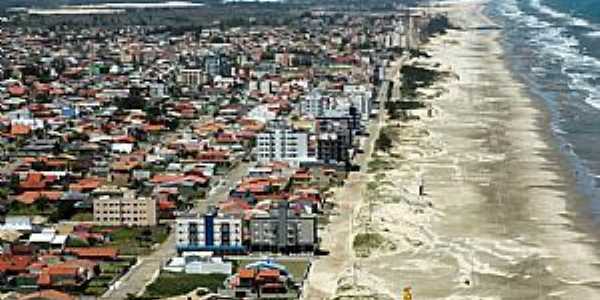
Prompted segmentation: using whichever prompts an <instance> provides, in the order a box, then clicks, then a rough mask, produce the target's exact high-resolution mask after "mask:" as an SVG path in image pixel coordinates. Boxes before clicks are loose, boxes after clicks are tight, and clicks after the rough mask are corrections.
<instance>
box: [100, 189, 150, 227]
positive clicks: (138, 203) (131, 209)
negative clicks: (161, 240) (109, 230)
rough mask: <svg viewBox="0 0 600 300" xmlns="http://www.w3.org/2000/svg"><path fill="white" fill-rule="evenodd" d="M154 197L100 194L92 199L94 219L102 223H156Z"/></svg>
mask: <svg viewBox="0 0 600 300" xmlns="http://www.w3.org/2000/svg"><path fill="white" fill-rule="evenodd" d="M157 209H158V207H157V204H156V199H153V198H136V197H110V196H108V195H105V196H101V197H100V198H97V199H95V200H94V221H95V222H97V223H99V224H102V225H110V226H118V225H133V226H154V225H156V224H157V223H158V217H157V215H158V212H157Z"/></svg>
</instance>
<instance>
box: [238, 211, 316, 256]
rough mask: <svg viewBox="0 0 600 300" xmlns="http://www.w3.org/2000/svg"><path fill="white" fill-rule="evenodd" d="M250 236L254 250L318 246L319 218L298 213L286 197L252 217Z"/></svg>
mask: <svg viewBox="0 0 600 300" xmlns="http://www.w3.org/2000/svg"><path fill="white" fill-rule="evenodd" d="M248 236H249V238H250V248H251V250H252V251H271V252H280V253H302V252H314V251H316V250H318V244H319V240H318V235H317V218H316V216H315V215H312V214H311V215H309V214H303V213H296V212H295V211H294V210H292V209H290V204H289V202H287V201H281V202H278V203H276V204H274V207H272V209H271V210H270V211H269V212H268V213H263V214H257V215H254V216H253V217H252V218H251V219H250V220H249V225H248Z"/></svg>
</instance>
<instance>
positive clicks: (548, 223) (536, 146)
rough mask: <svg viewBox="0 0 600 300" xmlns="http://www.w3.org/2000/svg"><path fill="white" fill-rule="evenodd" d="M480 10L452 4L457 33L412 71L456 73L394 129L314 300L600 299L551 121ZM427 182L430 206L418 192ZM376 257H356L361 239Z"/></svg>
mask: <svg viewBox="0 0 600 300" xmlns="http://www.w3.org/2000/svg"><path fill="white" fill-rule="evenodd" d="M483 4H484V3H483V2H478V1H470V2H462V3H461V4H459V3H454V4H448V6H447V7H445V8H439V10H443V11H446V12H447V13H448V15H449V17H450V19H451V21H452V22H453V23H454V24H456V25H458V26H460V27H461V28H462V29H461V30H450V31H449V32H448V33H447V34H446V35H443V36H440V37H436V38H433V39H432V40H431V41H430V42H429V43H427V44H426V45H424V46H423V47H422V50H424V51H426V52H428V53H429V54H430V55H431V57H430V58H418V59H414V60H413V61H410V62H406V63H408V64H413V65H419V66H424V67H427V68H431V69H437V70H439V71H442V72H447V73H448V75H447V76H445V77H444V79H442V80H439V81H438V82H437V83H436V84H435V85H434V86H433V87H431V88H430V89H428V90H422V91H420V92H421V93H422V97H423V98H422V99H426V100H425V101H426V102H427V103H428V104H429V105H430V107H432V113H431V114H428V112H427V110H426V109H421V110H413V111H411V114H412V115H413V116H418V119H417V118H415V119H414V120H410V121H407V122H400V121H396V120H389V119H388V120H386V121H385V123H384V124H383V125H382V126H383V127H385V128H386V130H389V131H390V132H393V133H394V147H393V149H392V150H391V151H390V152H389V153H381V152H377V153H374V154H373V157H372V158H370V160H371V163H372V162H373V160H377V164H370V165H371V166H374V167H370V168H369V171H368V172H361V173H357V174H352V175H351V177H350V178H349V181H348V183H347V185H346V186H345V187H344V188H343V189H342V190H341V191H339V192H338V193H336V198H335V200H334V202H335V203H336V204H337V209H336V210H337V211H336V212H337V213H338V215H337V216H335V217H333V218H332V220H331V221H332V222H331V224H330V225H329V226H328V227H327V229H326V230H325V231H324V232H323V233H322V239H323V248H324V249H325V250H328V251H331V253H330V255H328V256H324V257H321V258H319V259H317V260H316V261H315V263H314V265H313V268H312V270H311V273H310V276H309V281H308V284H309V285H308V288H307V292H306V293H305V295H304V298H305V299H350V298H351V297H352V296H355V295H362V299H400V297H401V295H402V290H403V288H404V287H409V286H410V287H412V290H413V298H414V299H600V268H599V267H598V263H600V261H599V260H598V253H597V251H596V250H595V248H597V244H598V243H597V241H596V239H595V238H594V237H593V236H591V235H589V234H587V233H585V232H583V231H579V230H578V229H577V228H578V227H577V226H576V225H575V224H574V208H573V207H575V206H576V204H574V203H576V202H577V201H578V197H579V196H578V195H577V193H576V192H575V191H574V189H573V182H572V180H573V179H572V178H571V177H570V176H569V175H568V172H565V170H564V164H563V163H562V162H561V159H560V156H559V154H558V151H557V149H555V146H554V145H553V144H552V141H551V138H550V137H548V135H547V133H546V132H547V131H546V129H545V128H546V127H547V126H548V125H547V123H548V121H547V118H548V116H547V114H546V112H545V111H544V110H543V109H542V107H540V105H539V103H536V100H535V99H532V97H530V96H529V95H528V94H527V91H526V87H525V86H523V84H522V83H520V82H519V81H517V80H516V79H515V78H514V76H513V75H514V74H511V72H510V70H509V68H508V67H507V66H506V62H505V57H504V53H503V50H502V45H501V44H500V37H501V31H500V30H492V29H489V28H485V29H484V28H483V27H488V26H489V25H493V24H492V23H491V21H490V20H488V19H487V18H486V17H485V16H484V15H483V13H482V9H483ZM421 180H423V182H424V183H425V196H422V197H421V196H419V195H418V183H419V182H420V181H421ZM365 232H367V233H375V234H377V236H378V237H379V238H381V239H380V240H378V241H377V243H378V245H380V246H378V247H377V249H374V250H373V251H371V252H369V253H367V254H365V253H357V252H356V251H355V249H354V247H353V241H354V238H355V236H356V235H357V234H363V233H365Z"/></svg>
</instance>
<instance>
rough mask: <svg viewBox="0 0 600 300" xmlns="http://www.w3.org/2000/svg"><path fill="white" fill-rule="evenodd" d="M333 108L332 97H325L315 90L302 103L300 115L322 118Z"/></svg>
mask: <svg viewBox="0 0 600 300" xmlns="http://www.w3.org/2000/svg"><path fill="white" fill-rule="evenodd" d="M332 107H333V100H332V98H331V97H327V96H323V95H322V94H321V92H319V91H318V90H313V91H312V92H311V93H309V94H308V95H306V96H305V97H304V99H302V100H301V101H300V114H301V115H303V116H311V117H320V116H323V115H324V114H325V111H326V110H328V109H331V108H332Z"/></svg>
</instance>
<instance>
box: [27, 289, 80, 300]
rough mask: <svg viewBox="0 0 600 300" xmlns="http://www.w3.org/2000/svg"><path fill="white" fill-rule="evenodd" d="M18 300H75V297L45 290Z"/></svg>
mask: <svg viewBox="0 0 600 300" xmlns="http://www.w3.org/2000/svg"><path fill="white" fill-rule="evenodd" d="M18 300H75V297H73V296H71V295H69V294H66V293H63V292H59V291H55V290H43V291H39V292H33V293H31V294H27V295H25V296H23V297H20V298H18Z"/></svg>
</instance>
